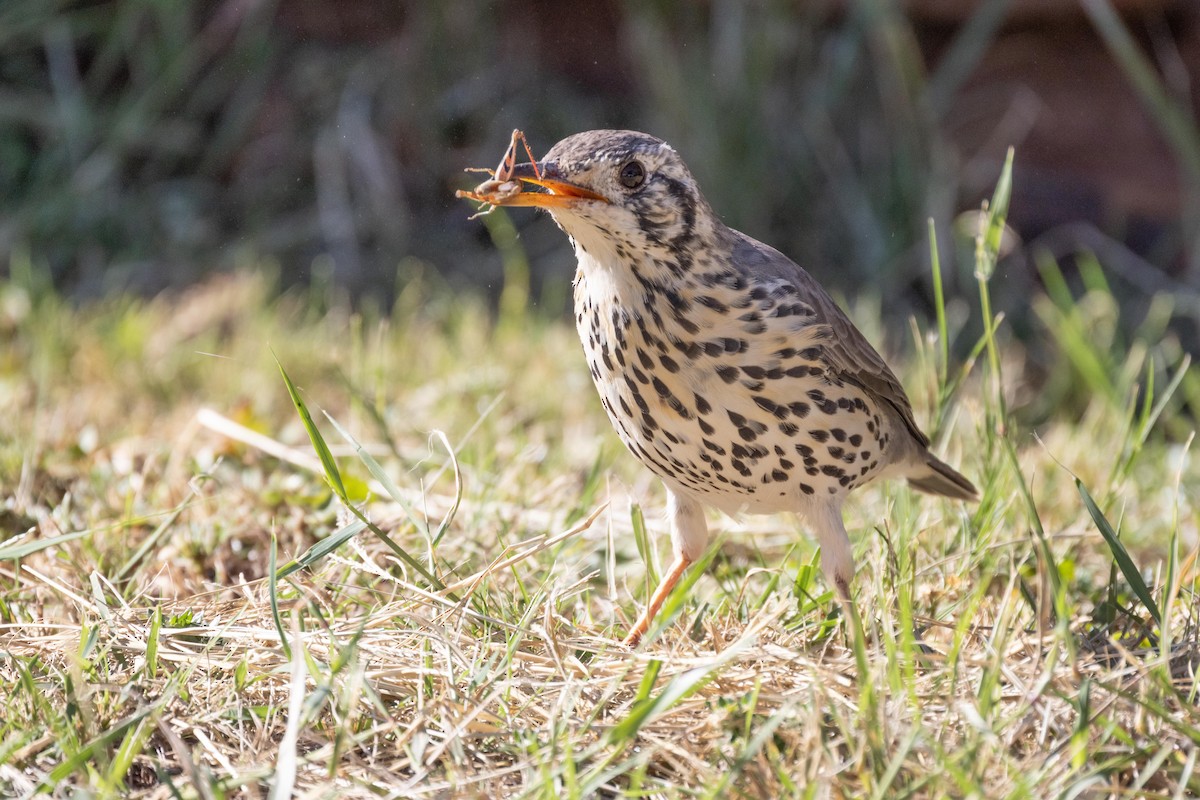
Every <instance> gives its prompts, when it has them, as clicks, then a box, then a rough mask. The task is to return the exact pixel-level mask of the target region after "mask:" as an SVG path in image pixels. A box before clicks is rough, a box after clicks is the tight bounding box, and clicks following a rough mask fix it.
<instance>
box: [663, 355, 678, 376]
mask: <svg viewBox="0 0 1200 800" xmlns="http://www.w3.org/2000/svg"><path fill="white" fill-rule="evenodd" d="M658 360H659V363H661V364H662V365H663V368H664V369H666V370H667V372H679V364H677V363H675V359H673V358H671V357H670V356H668V355H660V356H659V357H658Z"/></svg>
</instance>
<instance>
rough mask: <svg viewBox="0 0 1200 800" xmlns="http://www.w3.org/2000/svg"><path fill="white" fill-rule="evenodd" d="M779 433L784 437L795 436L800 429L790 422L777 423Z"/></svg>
mask: <svg viewBox="0 0 1200 800" xmlns="http://www.w3.org/2000/svg"><path fill="white" fill-rule="evenodd" d="M779 432H780V433H782V434H783V435H784V436H795V435H796V434H797V433H799V432H800V428H799V427H798V426H796V425H794V424H792V423H790V422H781V423H779Z"/></svg>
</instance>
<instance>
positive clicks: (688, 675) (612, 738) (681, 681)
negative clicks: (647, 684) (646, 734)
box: [607, 639, 750, 746]
mask: <svg viewBox="0 0 1200 800" xmlns="http://www.w3.org/2000/svg"><path fill="white" fill-rule="evenodd" d="M749 643H750V642H749V640H748V639H742V640H740V641H739V642H737V643H736V644H734V645H733V646H732V647H730V648H729V649H728V650H725V651H723V652H722V653H721V655H720V656H718V657H717V658H715V659H713V660H712V661H710V662H709V663H707V664H703V665H701V666H699V667H693V668H692V669H689V670H685V671H684V672H681V673H679V674H678V675H676V676H675V677H673V678H671V680H670V681H668V682H667V685H666V686H664V687H663V690H662V691H661V692H659V693H658V694H657V695H655V696H654V697H649V698H646V699H645V700H643V701H642V702H640V703H636V704H635V705H634V706H633V708H631V709H630V710H629V715H628V716H627V717H625V719H623V720H621V722H620V723H618V724H617V725H615V726H614V727H613V728H611V729H610V730H609V732H608V736H607V740H608V742H609V744H611V745H614V746H616V745H621V744H624V743H626V742H629V741H630V740H631V739H633V737H635V736H637V732H638V731H639V730H640V729H641V728H642V726H643V725H645V724H646V723H647V722H649V721H650V720H651V719H653V718H655V717H657V716H659V715H661V714H663V713H665V712H667V711H669V710H670V709H671V708H673V707H674V706H675V705H676V704H678V703H680V702H682V701H684V700H686V699H687V698H689V697H691V696H692V695H693V694H695V693H696V692H698V691H700V690H701V689H703V688H704V686H705V685H707V684H708V682H709V681H711V680H712V679H713V678H715V677H716V676H717V673H718V672H720V670H721V668H722V667H723V666H725V665H726V664H727V663H729V662H730V661H731V660H732V659H733V657H734V656H736V655H737V654H738V653H740V652H741V651H742V650H744V649H746V646H747V645H748V644H749Z"/></svg>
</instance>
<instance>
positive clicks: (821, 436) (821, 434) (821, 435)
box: [808, 431, 829, 444]
mask: <svg viewBox="0 0 1200 800" xmlns="http://www.w3.org/2000/svg"><path fill="white" fill-rule="evenodd" d="M808 435H809V437H810V438H812V440H813V441H814V442H821V443H822V444H824V443H825V442H828V441H829V431H809V432H808Z"/></svg>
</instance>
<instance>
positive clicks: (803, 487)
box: [800, 483, 814, 494]
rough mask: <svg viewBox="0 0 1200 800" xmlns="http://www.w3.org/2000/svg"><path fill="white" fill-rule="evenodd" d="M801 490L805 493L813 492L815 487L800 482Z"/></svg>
mask: <svg viewBox="0 0 1200 800" xmlns="http://www.w3.org/2000/svg"><path fill="white" fill-rule="evenodd" d="M800 491H802V492H804V493H805V494H812V493H813V491H814V489H813V487H811V486H809V485H808V484H807V483H802V484H800Z"/></svg>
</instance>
